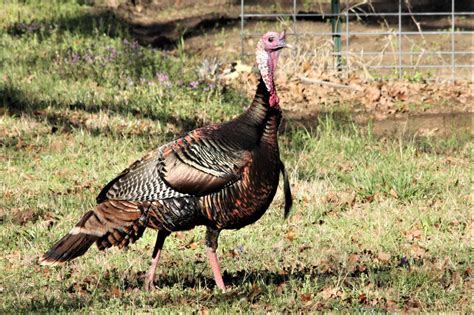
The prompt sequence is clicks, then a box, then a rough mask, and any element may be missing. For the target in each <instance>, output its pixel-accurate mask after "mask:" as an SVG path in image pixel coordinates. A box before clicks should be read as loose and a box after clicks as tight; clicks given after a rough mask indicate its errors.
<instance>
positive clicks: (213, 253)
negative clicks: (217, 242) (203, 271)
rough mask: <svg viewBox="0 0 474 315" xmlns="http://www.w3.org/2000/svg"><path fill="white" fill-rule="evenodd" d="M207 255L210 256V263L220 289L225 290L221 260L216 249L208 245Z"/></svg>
mask: <svg viewBox="0 0 474 315" xmlns="http://www.w3.org/2000/svg"><path fill="white" fill-rule="evenodd" d="M207 256H208V257H209V263H210V264H211V268H212V273H213V274H214V279H215V281H216V285H217V287H218V288H219V289H221V290H222V291H224V292H225V285H224V280H222V274H221V267H220V266H219V260H218V259H217V254H216V251H215V250H214V249H212V248H211V247H208V248H207Z"/></svg>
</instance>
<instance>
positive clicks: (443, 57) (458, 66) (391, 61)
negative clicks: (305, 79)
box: [240, 0, 474, 81]
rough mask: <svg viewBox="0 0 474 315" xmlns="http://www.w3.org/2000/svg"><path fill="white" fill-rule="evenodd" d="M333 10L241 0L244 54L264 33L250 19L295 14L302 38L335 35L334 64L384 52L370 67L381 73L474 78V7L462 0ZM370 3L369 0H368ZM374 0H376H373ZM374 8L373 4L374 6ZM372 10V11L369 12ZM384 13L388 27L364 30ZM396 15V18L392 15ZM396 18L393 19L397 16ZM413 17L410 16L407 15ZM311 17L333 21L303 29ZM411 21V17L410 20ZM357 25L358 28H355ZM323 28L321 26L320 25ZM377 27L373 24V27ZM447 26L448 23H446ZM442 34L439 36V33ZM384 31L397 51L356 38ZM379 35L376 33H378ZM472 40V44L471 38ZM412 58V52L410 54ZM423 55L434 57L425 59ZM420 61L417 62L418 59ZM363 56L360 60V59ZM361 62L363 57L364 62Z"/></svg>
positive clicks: (348, 63) (340, 66)
mask: <svg viewBox="0 0 474 315" xmlns="http://www.w3.org/2000/svg"><path fill="white" fill-rule="evenodd" d="M331 2H332V3H331V8H332V12H331V13H325V12H320V13H304V12H297V7H298V0H293V6H292V8H291V9H290V10H291V11H292V12H291V13H260V12H251V13H246V12H245V6H246V5H245V0H241V14H240V18H241V23H240V26H241V33H240V34H241V56H242V58H245V57H246V56H247V55H249V54H247V53H246V51H245V41H246V40H248V39H251V38H255V37H259V36H261V33H260V32H255V31H252V30H248V29H247V23H248V22H249V21H251V20H255V19H258V20H262V19H263V20H266V21H268V20H272V19H274V20H275V19H282V18H286V19H289V20H290V21H289V23H290V25H291V28H292V30H290V31H289V32H287V34H288V36H295V37H296V41H298V40H300V39H301V38H302V37H317V38H325V39H327V40H328V41H330V43H331V46H332V47H333V51H332V52H331V55H332V56H333V57H334V64H333V67H334V68H337V69H348V68H350V67H351V64H353V63H355V62H353V60H351V59H353V58H356V57H357V58H359V59H361V60H362V63H363V62H364V60H365V59H364V58H374V57H377V56H380V57H381V58H382V59H383V61H379V64H373V63H370V62H368V63H367V64H365V66H364V67H365V69H368V70H369V71H371V72H374V73H378V71H380V70H384V71H386V70H392V72H394V73H395V74H396V77H398V78H399V79H402V78H404V76H405V74H407V72H410V71H412V72H413V71H418V70H422V69H423V70H426V71H429V70H437V73H436V74H434V75H433V74H431V75H432V77H431V78H429V79H436V80H437V79H443V80H444V79H449V80H470V81H472V80H473V79H474V76H473V72H474V62H473V61H474V50H473V47H474V46H473V38H474V12H472V11H466V10H462V11H456V10H455V8H456V0H451V10H450V11H449V10H444V11H443V12H413V10H411V8H410V7H408V6H407V4H406V3H405V2H404V0H399V1H398V11H397V12H375V10H371V11H369V10H362V9H360V8H358V7H357V6H349V4H348V1H345V7H344V8H343V9H342V10H340V9H339V7H340V4H339V0H332V1H331ZM365 3H367V2H365ZM369 3H370V1H369ZM372 8H373V7H372ZM367 11H368V12H367ZM374 17H375V18H379V19H381V20H383V21H384V25H385V26H384V27H379V28H378V29H375V30H368V31H365V30H362V31H361V30H360V26H361V25H364V23H365V22H366V20H367V19H368V18H371V19H372V18H374ZM387 18H388V19H391V22H388V21H387ZM394 18H397V19H396V22H393V21H394V20H395V19H394ZM406 18H410V21H409V22H405V21H404V19H406ZM430 18H431V20H433V19H438V20H439V19H448V21H447V22H448V23H445V26H443V27H438V28H437V27H435V26H431V27H430V28H429V30H424V28H427V27H425V26H423V25H421V22H423V19H430ZM308 19H313V23H316V22H315V21H314V19H316V20H318V21H319V22H320V21H325V20H330V21H331V26H327V31H326V30H324V29H322V30H319V31H312V30H301V29H300V27H298V26H299V25H300V24H301V23H302V22H306V23H308V21H307V20H308ZM459 20H463V21H464V24H466V20H467V24H468V26H469V27H459V26H458V25H457V22H458V21H459ZM404 22H405V23H404ZM354 26H357V27H356V28H357V30H355V29H354ZM320 28H321V27H320ZM372 28H373V27H372ZM443 28H444V29H443ZM437 36H438V37H437ZM354 37H357V38H367V39H362V41H364V40H369V38H371V37H378V39H384V38H385V39H386V40H389V41H390V43H391V44H392V46H391V47H392V49H391V51H387V49H373V48H369V49H365V47H364V43H363V42H362V43H361V42H360V41H361V40H360V39H359V43H357V45H355V43H354V42H353V38H354ZM374 40H375V39H374ZM469 42H470V44H469ZM407 58H411V59H410V60H408V59H407ZM423 59H428V60H427V61H424V60H423ZM413 60H416V63H415V64H414V61H413ZM359 61H360V60H359ZM360 63H361V62H359V64H360Z"/></svg>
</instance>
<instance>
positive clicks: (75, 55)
mask: <svg viewBox="0 0 474 315" xmlns="http://www.w3.org/2000/svg"><path fill="white" fill-rule="evenodd" d="M79 60H81V55H80V54H79V53H78V52H74V53H73V54H72V56H71V60H69V63H70V64H72V65H74V64H76V63H78V62H79Z"/></svg>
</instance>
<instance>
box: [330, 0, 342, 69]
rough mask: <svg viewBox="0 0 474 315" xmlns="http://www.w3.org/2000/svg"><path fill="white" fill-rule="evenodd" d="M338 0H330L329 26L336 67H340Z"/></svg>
mask: <svg viewBox="0 0 474 315" xmlns="http://www.w3.org/2000/svg"><path fill="white" fill-rule="evenodd" d="M340 10H341V8H340V4H339V0H331V14H332V17H331V26H332V27H331V28H332V41H333V45H334V53H335V55H336V68H337V69H338V70H340V69H341V21H340V20H339V13H340Z"/></svg>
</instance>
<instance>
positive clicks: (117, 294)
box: [110, 287, 121, 297]
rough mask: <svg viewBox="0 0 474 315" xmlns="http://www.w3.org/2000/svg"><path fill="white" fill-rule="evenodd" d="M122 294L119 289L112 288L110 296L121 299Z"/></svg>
mask: <svg viewBox="0 0 474 315" xmlns="http://www.w3.org/2000/svg"><path fill="white" fill-rule="evenodd" d="M120 293H121V291H120V289H119V288H118V287H112V288H111V289H110V295H112V296H113V297H119V296H120Z"/></svg>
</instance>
